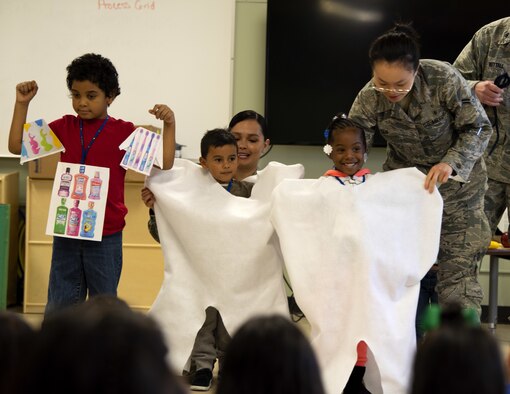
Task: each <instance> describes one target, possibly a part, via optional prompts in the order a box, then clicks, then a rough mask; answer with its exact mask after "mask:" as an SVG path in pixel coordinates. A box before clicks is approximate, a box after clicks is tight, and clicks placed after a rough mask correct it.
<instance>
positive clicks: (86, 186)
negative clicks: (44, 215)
mask: <svg viewBox="0 0 510 394" xmlns="http://www.w3.org/2000/svg"><path fill="white" fill-rule="evenodd" d="M109 179H110V169H109V168H105V167H97V166H90V165H83V164H75V163H65V162H59V163H58V164H57V170H56V173H55V180H54V182H53V188H52V192H51V199H50V208H49V212H48V221H47V223H46V234H48V235H53V236H56V237H66V238H76V239H84V240H88V241H101V239H102V236H103V225H104V216H105V211H106V198H107V196H108V183H109Z"/></svg>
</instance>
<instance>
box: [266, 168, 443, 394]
mask: <svg viewBox="0 0 510 394" xmlns="http://www.w3.org/2000/svg"><path fill="white" fill-rule="evenodd" d="M424 181H425V175H424V174H423V173H421V172H420V171H418V170H417V169H416V168H405V169H399V170H394V171H388V172H381V173H376V174H375V175H372V176H370V177H369V178H368V179H367V180H366V182H364V183H361V184H351V183H345V185H341V184H340V183H339V182H338V181H337V179H335V177H321V178H319V179H315V180H312V179H303V180H285V181H283V182H282V183H281V184H280V185H279V186H278V187H277V188H276V189H275V191H274V193H273V209H272V211H271V212H272V218H271V220H272V222H273V225H274V227H275V229H276V233H277V234H278V238H279V240H280V246H281V250H282V253H283V257H284V260H285V264H286V269H287V273H288V275H289V279H290V282H291V285H292V288H293V290H294V296H295V299H296V302H297V303H298V305H299V307H300V308H301V310H302V311H303V313H304V314H305V316H306V317H307V319H308V321H309V323H310V325H311V340H312V345H313V347H314V349H315V351H316V353H317V356H318V359H319V363H320V365H321V369H322V373H323V378H324V383H325V387H326V391H327V393H328V394H338V393H341V392H342V390H343V388H344V387H345V384H346V383H347V380H348V378H349V375H350V373H351V371H352V369H353V367H354V364H355V363H356V359H357V354H356V346H357V343H358V342H359V341H361V340H364V341H365V342H366V343H367V345H368V347H369V351H368V362H367V366H366V373H365V379H364V381H365V385H366V386H367V388H368V390H369V391H370V392H371V393H373V394H380V393H383V392H384V393H391V394H406V393H407V392H408V391H407V390H408V385H409V381H410V379H411V370H412V365H413V358H414V353H415V349H416V334H415V315H416V307H417V301H418V293H419V287H420V280H421V278H423V276H424V275H425V274H426V273H427V271H428V270H429V269H430V267H431V266H432V264H433V263H434V262H435V260H436V257H437V252H438V249H439V236H440V229H441V216H442V206H443V202H442V198H441V196H440V194H439V192H438V191H437V189H436V190H435V191H434V193H432V194H429V193H428V191H426V190H425V189H424V186H423V185H424Z"/></svg>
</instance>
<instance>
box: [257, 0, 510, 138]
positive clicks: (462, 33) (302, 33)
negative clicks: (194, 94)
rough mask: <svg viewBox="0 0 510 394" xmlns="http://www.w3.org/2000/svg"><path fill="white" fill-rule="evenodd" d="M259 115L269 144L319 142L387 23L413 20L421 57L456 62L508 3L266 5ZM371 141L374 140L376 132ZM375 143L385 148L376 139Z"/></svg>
mask: <svg viewBox="0 0 510 394" xmlns="http://www.w3.org/2000/svg"><path fill="white" fill-rule="evenodd" d="M267 9H268V11H267V48H266V49H267V60H266V101H265V115H266V118H267V121H268V127H269V132H270V138H271V142H272V143H273V144H277V145H322V144H323V143H324V138H323V130H324V128H325V127H326V126H327V124H328V123H329V120H330V119H331V118H332V117H333V115H334V114H335V113H337V112H346V113H347V112H348V111H349V109H350V107H351V104H352V102H353V100H354V98H355V97H356V94H357V93H358V91H359V90H360V89H361V88H362V87H363V86H364V85H365V83H366V82H367V81H368V80H369V79H370V78H371V71H370V67H369V64H368V49H369V46H370V44H371V42H372V41H373V40H374V39H375V38H376V37H377V36H378V35H380V34H382V33H384V32H385V31H386V30H388V29H389V28H391V27H392V26H393V22H395V21H401V22H411V21H412V22H413V26H414V28H415V29H416V30H417V32H418V33H419V34H420V37H421V40H420V42H421V52H422V56H421V57H422V58H434V59H439V60H446V61H448V62H450V63H453V61H454V60H455V59H456V57H457V55H458V54H459V53H460V51H461V50H462V48H464V46H465V45H466V44H467V42H468V41H469V40H470V39H471V37H472V36H473V34H474V33H475V32H476V30H478V29H479V28H480V27H482V26H483V25H484V24H486V23H489V22H492V21H493V20H496V19H500V18H503V17H505V16H508V15H509V12H508V11H510V5H509V4H508V3H507V2H505V1H502V0H486V1H484V2H483V3H480V4H479V5H478V6H476V7H473V6H469V5H468V3H466V1H464V0H463V1H460V0H448V1H444V0H442V1H438V0H415V1H414V0H382V1H381V0H372V1H371V0H291V1H286V0H268V7H267ZM376 137H377V135H376ZM375 145H376V146H384V141H383V140H382V138H381V137H378V138H376V141H375Z"/></svg>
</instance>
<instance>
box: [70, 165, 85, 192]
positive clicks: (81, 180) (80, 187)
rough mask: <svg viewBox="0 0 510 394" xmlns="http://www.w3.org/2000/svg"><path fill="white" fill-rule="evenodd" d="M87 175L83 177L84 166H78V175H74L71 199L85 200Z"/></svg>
mask: <svg viewBox="0 0 510 394" xmlns="http://www.w3.org/2000/svg"><path fill="white" fill-rule="evenodd" d="M88 180H89V177H88V175H85V166H80V173H79V174H74V188H73V193H72V194H71V197H72V198H74V199H75V200H85V199H86V198H87V181H88Z"/></svg>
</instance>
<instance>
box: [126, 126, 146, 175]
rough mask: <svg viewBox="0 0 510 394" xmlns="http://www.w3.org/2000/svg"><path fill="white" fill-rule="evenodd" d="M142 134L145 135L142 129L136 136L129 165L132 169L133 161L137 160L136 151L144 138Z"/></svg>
mask: <svg viewBox="0 0 510 394" xmlns="http://www.w3.org/2000/svg"><path fill="white" fill-rule="evenodd" d="M142 133H143V129H140V130H139V132H138V134H137V135H136V136H135V139H136V144H135V148H134V149H133V150H132V151H131V157H130V158H129V163H128V166H130V167H131V165H132V164H133V160H134V159H135V154H136V150H137V149H138V145H139V144H140V139H141V138H142V137H141V135H142Z"/></svg>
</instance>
